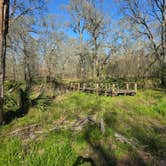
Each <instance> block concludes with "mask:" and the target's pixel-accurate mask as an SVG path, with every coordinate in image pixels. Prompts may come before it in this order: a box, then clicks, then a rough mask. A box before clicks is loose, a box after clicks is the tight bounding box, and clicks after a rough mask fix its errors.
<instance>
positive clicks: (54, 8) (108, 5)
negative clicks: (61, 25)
mask: <svg viewBox="0 0 166 166" xmlns="http://www.w3.org/2000/svg"><path fill="white" fill-rule="evenodd" d="M68 3H69V0H49V4H48V13H49V14H55V15H58V17H59V18H60V19H62V20H63V21H64V22H65V21H66V22H67V21H68V20H69V19H70V18H69V16H68V14H67V12H65V10H64V9H63V5H67V4H68ZM103 4H104V5H103V7H104V12H105V13H107V15H109V16H110V18H111V20H112V22H113V21H115V20H117V19H118V18H119V14H118V11H117V10H118V9H117V6H116V4H115V0H103ZM65 32H66V33H67V34H68V35H69V36H71V37H76V34H75V33H74V32H73V31H72V30H71V29H65Z"/></svg>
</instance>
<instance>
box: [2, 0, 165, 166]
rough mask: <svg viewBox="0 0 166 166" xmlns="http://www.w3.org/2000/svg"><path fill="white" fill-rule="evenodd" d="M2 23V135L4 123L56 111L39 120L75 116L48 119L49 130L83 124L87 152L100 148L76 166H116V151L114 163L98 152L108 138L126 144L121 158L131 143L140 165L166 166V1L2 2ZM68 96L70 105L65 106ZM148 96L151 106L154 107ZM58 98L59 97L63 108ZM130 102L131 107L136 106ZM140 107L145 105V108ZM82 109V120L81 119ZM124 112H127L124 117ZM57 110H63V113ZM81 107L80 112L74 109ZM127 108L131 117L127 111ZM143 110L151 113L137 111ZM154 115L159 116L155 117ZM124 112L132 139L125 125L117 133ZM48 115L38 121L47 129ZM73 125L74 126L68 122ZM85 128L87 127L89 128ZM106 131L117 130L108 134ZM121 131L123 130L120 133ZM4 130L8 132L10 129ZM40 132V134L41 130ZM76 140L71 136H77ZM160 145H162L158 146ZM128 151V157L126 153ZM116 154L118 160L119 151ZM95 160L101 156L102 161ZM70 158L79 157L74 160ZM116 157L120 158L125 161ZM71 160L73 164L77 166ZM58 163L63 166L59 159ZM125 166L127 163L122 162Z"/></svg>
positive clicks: (66, 0) (79, 159) (29, 0)
mask: <svg viewBox="0 0 166 166" xmlns="http://www.w3.org/2000/svg"><path fill="white" fill-rule="evenodd" d="M57 5H59V6H57ZM0 24H1V25H0V132H1V131H5V130H4V128H5V125H6V126H8V125H9V126H10V125H12V123H16V122H15V120H16V121H17V119H18V125H19V122H20V121H19V119H22V118H25V119H26V118H27V117H28V116H30V115H31V113H29V112H30V110H31V109H37V110H40V111H41V110H42V111H43V110H45V111H46V112H47V111H48V110H49V109H50V110H52V109H55V110H56V111H57V112H56V114H55V113H54V112H53V111H52V112H51V113H50V114H49V113H48V115H47V113H42V115H41V113H36V114H35V113H34V117H38V116H39V115H41V116H42V117H44V118H45V119H47V118H46V116H48V117H49V118H50V117H51V114H52V115H54V118H55V119H56V118H57V117H58V118H59V119H61V118H62V119H63V117H66V116H68V114H70V113H69V112H70V111H71V117H72V118H71V119H70V115H69V117H68V118H69V119H67V120H66V119H64V121H63V122H59V121H58V120H57V119H56V120H57V121H56V120H55V119H54V120H53V119H51V121H50V122H48V124H49V123H50V126H51V125H53V124H54V123H55V124H59V126H61V125H62V128H63V127H64V128H65V127H66V126H67V127H66V128H67V129H71V130H74V131H75V130H77V127H78V126H79V127H78V128H79V129H80V128H81V129H80V130H81V132H83V130H85V129H86V131H85V133H84V134H85V136H84V137H83V138H84V139H85V138H86V143H88V145H89V146H90V147H91V148H90V149H91V150H92V149H93V150H94V151H95V155H94V159H92V158H86V156H81V157H80V156H78V158H77V160H76V161H75V162H74V164H75V165H80V164H79V163H81V162H82V163H84V162H85V163H86V162H88V163H90V164H91V165H96V162H95V161H98V159H99V158H100V157H101V156H102V157H101V158H102V160H101V163H102V164H101V163H100V164H101V165H116V164H115V163H114V162H115V161H116V160H115V158H116V157H117V156H116V153H118V152H116V153H115V156H114V157H115V158H112V157H113V156H111V158H110V156H109V158H108V156H107V154H105V153H104V149H102V147H100V144H102V142H104V141H103V140H104V139H105V140H106V139H107V136H108V137H110V138H111V139H116V141H117V140H120V142H121V143H120V144H121V145H119V144H116V147H118V148H120V149H121V153H124V151H125V150H126V149H125V148H127V147H125V148H124V149H125V150H124V149H123V148H122V146H123V145H122V144H123V143H124V142H125V143H126V142H127V143H126V144H128V146H130V147H131V149H135V151H134V150H133V153H132V155H133V156H134V153H135V154H137V155H135V156H137V157H138V156H139V155H140V156H139V157H140V158H141V159H142V160H141V161H144V162H145V163H146V164H147V163H150V164H152V165H153V164H154V163H155V164H156V163H157V162H159V161H161V162H160V165H162V164H163V165H164V163H165V162H166V161H165V160H164V159H163V158H164V155H165V152H164V151H165V146H164V144H165V142H164V143H163V142H162V141H163V140H164V139H165V138H166V137H165V133H166V131H165V128H164V127H165V126H166V119H165V115H166V105H165V103H166V95H165V92H166V1H165V0H111V1H109V0H64V1H62V2H61V1H56V2H54V1H52V0H27V1H24V0H0ZM144 91H145V92H144ZM137 92H138V93H137ZM70 95H71V96H70ZM84 95H85V96H84ZM93 95H94V96H93ZM121 95H124V96H123V97H124V98H121ZM146 95H147V96H146ZM73 96H74V97H73ZM82 96H84V98H82ZM113 96H116V97H113ZM59 97H60V98H61V97H62V98H63V99H59ZM106 97H107V98H108V99H107V98H106ZM112 97H113V98H112ZM129 97H131V98H129ZM132 97H133V98H132ZM66 98H67V99H68V101H70V100H71V102H70V103H68V102H67V101H66ZM99 98H100V99H99ZM114 98H115V99H114ZM125 98H126V99H125ZM151 98H153V100H154V101H152V102H151V101H150V100H151ZM88 99H90V100H91V101H92V102H91V101H89V100H88ZM137 99H138V103H137ZM146 99H147V101H146ZM58 100H60V103H59V104H58V102H59V101H58ZM123 100H124V101H123ZM141 100H142V101H141ZM84 101H86V104H87V105H86V104H85V103H84ZM63 102H64V103H65V102H66V103H67V104H66V105H65V104H64V103H63ZM93 102H94V103H93ZM118 102H119V103H120V105H119V103H118ZM130 102H131V103H132V102H133V103H132V106H130V105H131V103H130ZM41 103H42V104H41ZM72 103H73V105H74V106H73V105H72ZM90 103H91V104H90ZM103 103H105V104H103ZM110 103H111V104H110ZM124 103H125V104H124ZM70 104H71V105H70ZM84 104H85V105H84ZM88 104H89V105H88ZM123 104H124V105H123ZM137 104H138V105H137ZM141 104H143V105H144V106H142V107H141ZM90 105H91V106H90ZM107 105H108V106H109V107H110V108H111V109H112V110H111V111H113V112H111V113H110V114H109V113H108V118H107V111H106V110H107V109H108V112H109V111H110V109H109V108H107ZM117 105H118V106H117ZM134 105H136V106H135V107H134ZM79 106H80V107H79ZM68 107H69V112H68V110H67V111H65V113H63V109H64V110H66V109H67V108H68ZM70 107H72V108H73V109H70ZM98 107H99V108H100V110H98ZM116 107H117V108H116ZM127 107H129V108H127ZM84 109H85V115H84V113H83V117H84V118H83V117H81V116H80V115H81V114H82V111H83V110H84ZM123 109H124V110H125V111H126V114H125V113H122V112H121V110H123ZM59 110H61V113H59V112H58V111H59ZM76 110H78V111H79V112H80V115H78V113H77V112H75V111H76ZM114 110H116V111H114ZM130 110H132V112H134V113H131V114H129V112H128V111H130ZM142 110H143V111H145V112H146V111H147V112H146V113H145V112H142V113H140V114H139V111H140V112H141V111H142ZM135 111H136V112H135ZM151 111H152V112H154V114H153V113H150V112H151ZM155 111H157V113H156V112H155ZM34 112H35V111H34ZM48 112H49V111H48ZM99 112H100V113H99ZM137 113H138V114H137ZM29 114H30V115H29ZM119 114H120V115H119ZM122 114H123V116H124V118H125V115H126V118H127V119H126V121H125V120H124V123H125V122H126V124H125V125H126V126H127V127H128V125H131V126H130V129H131V130H132V131H130V132H131V133H132V134H133V135H132V134H131V133H128V131H127V129H126V128H127V127H124V126H125V125H124V126H123V127H124V128H123V127H121V126H120V127H119V126H118V127H117V130H116V128H114V121H116V122H117V121H118V120H119V121H123V119H118V118H122V117H121V115H122ZM152 114H153V115H152ZM139 115H140V116H143V117H144V116H145V117H146V116H147V118H149V119H148V120H147V126H146V124H145V123H144V122H143V123H142V124H139V125H140V126H141V127H142V128H141V127H140V128H139V129H138V130H139V131H138V133H135V131H134V127H135V128H136V126H137V124H135V123H134V122H133V123H134V125H132V122H130V123H131V124H130V123H129V121H130V120H131V119H132V118H133V117H134V116H139ZM31 116H32V117H33V115H31ZM130 116H131V117H130ZM162 116H163V117H162ZM99 117H100V118H99ZM114 117H116V118H117V119H118V120H117V119H116V120H115V119H114ZM156 117H157V118H156ZM40 118H41V117H40ZM44 118H43V119H42V120H41V121H42V123H44V124H45V122H43V121H44ZM73 118H75V122H73ZM98 118H99V119H98ZM162 118H163V119H162ZM32 119H33V118H32ZM150 119H151V120H150ZM35 120H36V119H34V122H33V123H32V124H31V123H30V122H29V121H28V123H27V125H28V124H29V125H32V132H30V133H33V132H34V133H35V132H36V130H38V125H35V127H34V125H33V124H34V123H36V121H35ZM70 120H71V121H72V123H73V125H71V124H70V122H69V121H70ZM46 121H47V120H46ZM55 121H56V122H55ZM108 121H109V125H108V124H107V122H108ZM119 121H118V122H119ZM150 121H151V122H150ZM154 121H155V122H154ZM160 121H161V122H160ZM20 123H22V122H20ZM66 123H67V124H66ZM128 123H129V124H128ZM25 124H26V122H25ZM63 124H64V125H63ZM76 124H79V125H78V126H77V127H76ZM119 124H120V122H119ZM86 125H89V126H88V128H86ZM144 125H145V126H144ZM1 126H2V129H1ZM16 126H17V125H16ZM23 126H24V125H23ZM39 126H40V125H39ZM94 126H95V127H94ZM96 126H97V128H96ZM109 126H111V127H112V130H113V131H110V129H108V128H110V127H109ZM40 127H41V126H40ZM42 127H43V126H42ZM42 127H41V128H42ZM52 127H53V129H49V131H50V132H52V131H54V129H55V128H56V129H57V126H56V127H55V126H52ZM91 127H92V128H93V130H95V131H96V132H97V134H96V133H95V134H96V135H95V134H94V137H95V138H94V142H93V141H92V140H91V139H92V138H91V136H92V137H93V135H89V133H91V132H92V131H91ZM155 127H156V128H155ZM9 128H10V127H9ZM14 128H15V127H14ZM41 128H40V129H41ZM98 128H99V131H100V130H101V133H102V134H101V135H104V136H106V135H107V136H106V138H105V137H104V136H103V137H101V139H102V141H101V142H100V141H99V142H98V141H97V142H95V139H96V137H97V138H98V137H100V136H99V135H100V134H99V135H98ZM122 128H123V130H125V129H126V130H125V131H124V132H122ZM143 128H146V129H147V130H148V128H149V130H148V131H150V132H146V131H144V129H143ZM159 128H162V129H161V130H163V132H162V133H160V132H159ZM28 129H29V128H28V127H27V126H26V125H25V133H26V134H25V135H28V137H29V133H28V134H27V132H28V131H27V130H28ZM56 129H55V130H56ZM130 129H129V130H130ZM18 130H19V132H20V131H21V132H22V130H20V129H18ZM60 130H61V129H60ZM62 130H63V129H62ZM107 130H109V133H107V132H108V131H107ZM11 131H12V129H11ZM16 131H17V129H16ZM30 131H31V126H30ZM23 132H24V129H23ZM86 132H87V133H86ZM139 132H140V133H139ZM4 133H6V134H7V135H8V134H9V135H10V133H9V132H8V130H6V131H5V132H4ZM16 133H17V132H16ZM41 133H42V134H43V131H42V132H41ZM66 133H67V131H66ZM99 133H100V132H99ZM105 133H107V134H105ZM146 133H148V134H149V133H150V135H146ZM35 134H36V133H35ZM112 134H114V136H113V135H112ZM123 134H124V135H125V136H123ZM130 134H131V135H130ZM139 134H140V135H139ZM141 134H144V136H145V137H146V138H145V140H143V139H141ZM1 135H3V134H1V133H0V137H1ZM16 135H17V134H16ZM62 135H63V134H62ZM156 135H157V136H156ZM14 136H15V135H14ZM77 136H78V135H77ZM77 136H76V137H75V135H74V136H73V137H74V138H76V139H77ZM144 136H143V137H144ZM62 137H63V136H62ZM66 137H68V136H65V138H66ZM80 137H81V136H80ZM130 137H134V138H135V139H138V142H139V141H140V142H139V150H138V148H137V145H136V142H134V140H130ZM42 138H43V137H42ZM160 138H161V140H162V141H160ZM0 139H1V138H0ZM21 139H22V136H21ZM78 139H79V138H78ZM148 139H149V140H150V139H151V142H150V141H149V142H148V141H147V140H148ZM23 140H24V139H23ZM91 141H92V142H91ZM107 141H108V140H106V142H107ZM114 141H115V140H114ZM114 141H113V142H114ZM116 141H115V142H116ZM156 141H158V142H159V143H161V146H160V145H158V144H157V143H156ZM95 143H96V144H95ZM4 144H5V143H4ZM6 144H7V143H6ZM112 144H113V143H112ZM147 144H148V145H147ZM146 145H147V146H148V148H149V149H148V148H147V149H148V152H147V153H150V155H151V158H150V157H149V156H148V157H147V158H148V159H145V158H143V157H142V156H143V154H144V153H145V151H146V150H145V149H146V148H145V147H144V148H142V147H141V146H146ZM103 146H105V150H106V149H107V148H108V147H107V146H106V145H103ZM120 146H121V147H120ZM124 146H125V145H124ZM135 146H136V147H135ZM133 147H134V148H133ZM99 149H100V151H98V150H99ZM113 149H114V148H113ZM115 149H116V148H115ZM143 149H144V150H143ZM91 150H89V151H91ZM123 150H124V151H123ZM126 151H127V152H128V153H129V151H130V150H129V148H128V149H127V150H126ZM138 151H139V152H138ZM98 152H99V153H98ZM0 153H1V149H0ZM27 153H28V152H27ZM41 153H42V154H43V153H44V152H41ZM73 153H74V154H75V152H73ZM97 153H98V154H97ZM80 154H81V155H82V153H80ZM92 154H94V153H92ZM125 154H126V153H125ZM138 154H139V155H138ZM78 155H79V154H78ZM118 155H119V156H120V154H119V153H118ZM66 156H67V155H66ZM66 156H64V158H65V157H66ZM71 156H72V154H71ZM96 156H98V157H97V159H96ZM99 156H100V157H99ZM119 156H118V157H119ZM126 156H127V155H126ZM133 156H132V157H133ZM145 156H146V154H145ZM72 157H73V158H74V159H75V156H72ZM118 157H117V161H120V162H121V160H119V159H118ZM130 157H131V156H130ZM132 157H131V158H132ZM139 157H138V158H139ZM4 158H5V157H4ZM25 158H26V157H25ZM131 158H130V159H129V160H131V163H130V165H132V164H134V165H143V163H139V162H138V161H137V160H138V158H137V159H134V161H132V159H131ZM38 159H39V158H38ZM38 159H37V158H36V160H37V162H36V163H33V162H32V165H36V164H39V160H38ZM74 159H71V160H69V161H70V162H71V163H72V164H73V161H74ZM151 159H152V160H151ZM153 159H154V160H155V161H154V160H153ZM45 160H46V159H45ZM52 160H53V159H50V160H49V161H51V163H50V164H48V165H56V164H55V163H52ZM62 160H63V159H62ZM64 160H65V159H64ZM99 160H100V159H99ZM126 160H127V159H126ZM1 161H2V163H3V160H1V157H0V165H1ZM18 161H19V160H18ZM108 161H112V163H109V162H108ZM41 162H44V160H41ZM9 163H10V162H9ZM25 163H26V161H25ZM25 163H24V164H25ZM57 163H59V164H61V163H62V162H60V159H59V160H57ZM71 163H70V164H69V163H68V164H66V165H71ZM117 163H118V162H117ZM145 163H144V164H145ZM155 164H154V165H155ZM16 165H17V164H16ZM18 165H20V163H19V164H18ZM39 165H47V164H46V163H45V164H44V163H40V164H39ZM117 165H118V164H117ZM122 165H125V164H124V163H122Z"/></svg>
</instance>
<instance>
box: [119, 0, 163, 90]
mask: <svg viewBox="0 0 166 166" xmlns="http://www.w3.org/2000/svg"><path fill="white" fill-rule="evenodd" d="M121 3H122V8H123V9H124V11H125V16H127V18H128V20H129V21H130V22H131V23H132V25H133V27H135V28H136V30H137V33H138V32H139V34H140V35H142V36H146V37H147V39H148V40H149V41H150V43H151V48H152V53H153V54H154V56H155V62H158V63H159V66H160V79H161V84H162V85H163V86H164V87H166V62H165V59H166V58H165V57H166V1H165V0H149V1H146V0H124V1H123V0H122V1H121Z"/></svg>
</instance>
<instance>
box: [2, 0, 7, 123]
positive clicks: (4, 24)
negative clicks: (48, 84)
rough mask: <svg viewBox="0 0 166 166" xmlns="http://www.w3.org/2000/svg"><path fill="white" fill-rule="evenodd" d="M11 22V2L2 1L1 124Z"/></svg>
mask: <svg viewBox="0 0 166 166" xmlns="http://www.w3.org/2000/svg"><path fill="white" fill-rule="evenodd" d="M8 22H9V0H0V123H2V121H3V103H4V79H5V61H6V36H7V33H8Z"/></svg>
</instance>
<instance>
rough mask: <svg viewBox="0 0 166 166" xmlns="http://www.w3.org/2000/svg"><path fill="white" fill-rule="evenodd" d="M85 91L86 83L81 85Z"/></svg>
mask: <svg viewBox="0 0 166 166" xmlns="http://www.w3.org/2000/svg"><path fill="white" fill-rule="evenodd" d="M85 89H86V83H83V91H85Z"/></svg>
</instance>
